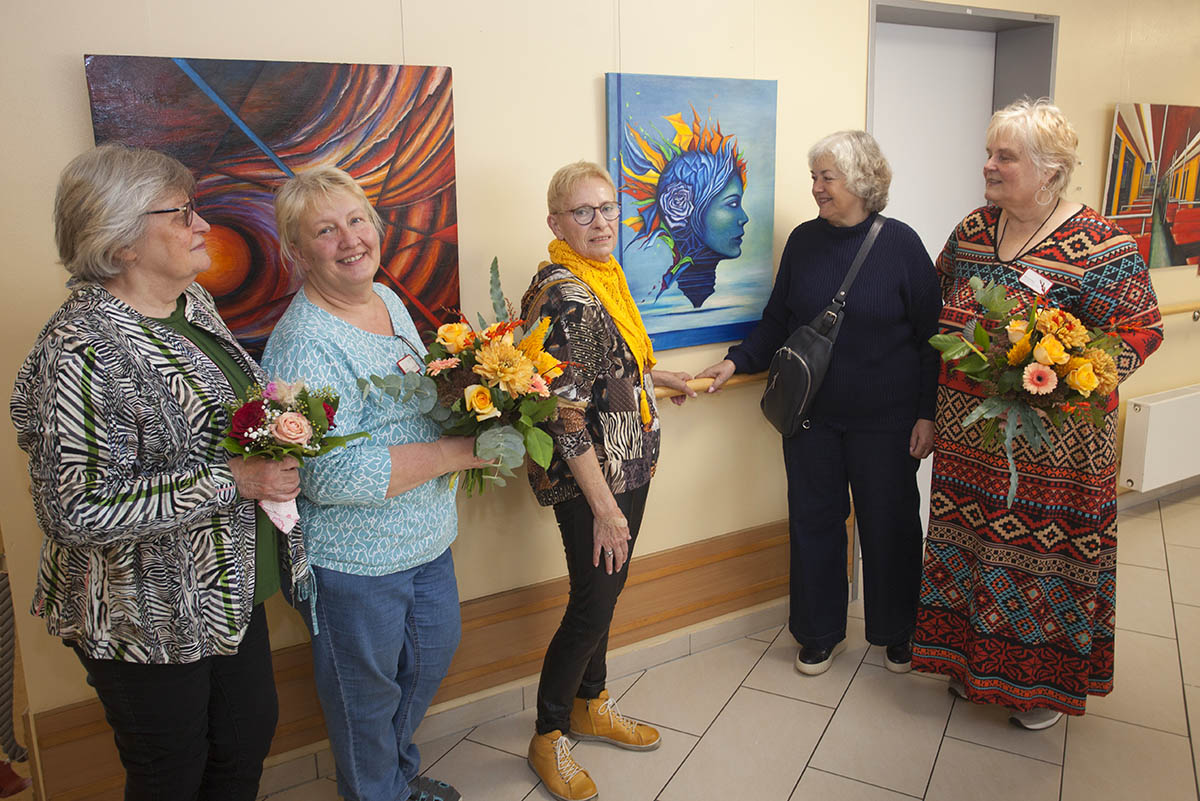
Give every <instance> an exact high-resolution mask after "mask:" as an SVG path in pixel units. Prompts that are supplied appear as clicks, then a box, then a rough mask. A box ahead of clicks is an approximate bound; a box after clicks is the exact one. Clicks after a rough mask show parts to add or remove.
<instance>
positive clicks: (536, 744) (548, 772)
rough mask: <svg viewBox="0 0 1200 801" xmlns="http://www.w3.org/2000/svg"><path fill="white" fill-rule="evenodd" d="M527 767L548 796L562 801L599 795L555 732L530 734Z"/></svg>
mask: <svg viewBox="0 0 1200 801" xmlns="http://www.w3.org/2000/svg"><path fill="white" fill-rule="evenodd" d="M529 767H530V768H532V769H533V772H534V773H536V774H537V777H538V778H539V779H541V780H542V784H544V785H546V789H547V790H548V791H550V795H552V796H554V797H555V798H559V799H562V801H587V799H589V798H595V797H596V796H597V795H599V793H597V792H596V783H595V782H594V781H592V777H591V776H589V775H588V772H587V771H586V770H584V769H583V768H581V767H579V763H578V762H576V761H575V758H574V757H572V756H571V744H570V743H569V742H567V738H566V737H564V736H563V733H562V732H560V731H559V730H558V729H555V730H554V731H552V732H549V733H547V734H535V735H533V739H532V740H530V741H529Z"/></svg>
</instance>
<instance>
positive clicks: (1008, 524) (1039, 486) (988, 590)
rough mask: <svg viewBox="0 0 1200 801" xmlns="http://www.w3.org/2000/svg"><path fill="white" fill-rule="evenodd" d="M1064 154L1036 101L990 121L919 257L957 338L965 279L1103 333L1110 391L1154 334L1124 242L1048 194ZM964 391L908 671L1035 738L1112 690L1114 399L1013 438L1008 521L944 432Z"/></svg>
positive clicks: (973, 435) (950, 385) (984, 475)
mask: <svg viewBox="0 0 1200 801" xmlns="http://www.w3.org/2000/svg"><path fill="white" fill-rule="evenodd" d="M1077 141H1078V139H1077V137H1076V135H1075V131H1074V129H1073V128H1072V127H1071V124H1070V123H1069V122H1068V121H1067V120H1066V118H1065V117H1063V115H1062V113H1061V112H1060V111H1059V110H1058V109H1057V108H1056V107H1055V106H1052V105H1050V104H1049V103H1048V102H1046V101H1037V102H1036V103H1031V102H1029V101H1018V102H1017V103H1014V104H1012V105H1010V106H1008V107H1007V108H1004V109H1002V110H1000V111H998V112H996V114H995V115H994V116H993V117H992V122H991V125H990V126H989V128H988V139H987V151H988V159H987V162H986V164H985V165H984V169H983V175H984V180H985V183H986V189H985V193H984V196H985V198H986V199H987V200H988V205H987V206H984V207H982V208H979V209H976V210H975V211H973V212H971V213H970V214H969V215H967V217H966V218H965V219H964V220H963V221H962V222H961V223H959V225H958V227H957V228H956V229H955V230H954V233H953V234H952V235H951V236H950V239H949V241H948V242H947V243H946V247H945V249H944V250H943V251H942V254H941V257H940V258H939V259H938V262H937V267H938V272H939V273H940V275H941V279H942V295H943V299H944V301H945V304H944V307H943V310H942V317H941V328H942V331H944V332H951V331H958V330H961V329H962V326H963V325H964V323H966V322H967V321H968V320H971V319H973V318H975V317H976V316H977V315H978V314H980V312H981V310H980V308H979V305H978V304H977V303H976V302H975V299H974V294H973V292H972V290H971V288H970V287H969V286H968V281H969V279H970V278H971V276H974V275H977V276H979V277H981V278H982V279H983V280H984V281H988V280H993V281H996V282H997V283H998V284H1001V285H1004V286H1006V287H1007V288H1008V297H1009V298H1010V299H1015V300H1018V301H1020V302H1021V304H1022V305H1026V304H1029V303H1031V302H1032V301H1033V300H1034V299H1035V298H1037V300H1038V302H1039V303H1042V304H1051V305H1054V306H1057V307H1060V308H1062V309H1064V310H1066V311H1068V312H1070V313H1072V314H1074V315H1075V316H1076V317H1078V318H1079V319H1080V320H1082V321H1083V322H1084V324H1086V325H1088V326H1089V327H1093V326H1094V327H1101V328H1104V329H1107V330H1110V331H1113V332H1115V333H1116V334H1117V335H1118V336H1119V337H1120V338H1121V340H1122V349H1121V353H1120V355H1119V357H1118V358H1117V360H1116V361H1117V376H1115V378H1120V379H1124V378H1125V377H1127V376H1128V375H1129V374H1130V373H1132V372H1133V371H1134V370H1135V369H1137V367H1138V366H1140V365H1141V363H1142V362H1143V361H1144V360H1145V359H1146V357H1147V356H1149V355H1150V354H1151V353H1152V352H1153V351H1154V350H1155V349H1156V348H1157V347H1158V345H1159V343H1160V342H1161V341H1162V327H1161V322H1162V321H1161V317H1160V315H1159V312H1158V305H1157V301H1156V299H1155V296H1154V290H1153V288H1152V287H1151V286H1150V276H1149V274H1148V272H1147V270H1146V265H1145V264H1144V262H1143V261H1142V259H1141V257H1140V256H1139V255H1138V252H1137V248H1136V247H1135V246H1134V243H1133V240H1132V239H1131V238H1130V237H1129V236H1128V235H1126V234H1125V233H1123V232H1122V231H1120V230H1119V229H1117V228H1115V227H1114V226H1112V225H1111V224H1110V223H1108V222H1107V221H1105V220H1104V219H1103V218H1102V217H1100V215H1099V214H1097V213H1096V212H1095V211H1093V210H1092V209H1089V208H1087V207H1086V206H1083V205H1081V204H1079V203H1074V202H1070V201H1067V200H1064V199H1063V197H1062V195H1063V192H1064V191H1065V190H1066V187H1067V185H1068V183H1069V182H1070V177H1071V171H1072V169H1073V168H1074V165H1075V162H1076V158H1075V147H1076V143H1077ZM981 394H982V393H981V390H980V388H979V386H978V385H977V384H975V383H973V382H971V381H970V380H968V379H965V378H963V377H962V374H961V373H957V372H950V371H949V370H947V369H946V368H945V366H943V369H942V373H941V376H940V381H939V388H938V406H937V420H936V436H935V441H934V463H933V489H932V494H931V500H930V524H929V538H928V541H927V544H926V549H925V562H924V572H923V576H922V583H921V600H920V605H919V608H918V613H917V630H916V635H915V638H914V644H913V667H914V668H916V669H917V670H923V671H926V672H930V673H941V674H944V675H947V676H949V677H950V679H951V682H950V691H951V692H953V693H955V694H956V695H958V696H960V697H963V698H966V699H968V700H970V701H974V702H978V703H993V704H1002V705H1004V706H1006V707H1009V708H1010V709H1011V710H1012V713H1013V714H1012V719H1013V721H1014V722H1016V723H1017V724H1019V725H1021V726H1024V727H1025V728H1030V729H1042V728H1047V727H1049V726H1052V725H1054V723H1056V722H1057V721H1058V720H1059V718H1061V717H1062V714H1063V713H1064V712H1065V713H1067V714H1070V715H1082V714H1083V713H1084V709H1085V704H1086V702H1087V696H1088V695H1107V694H1108V693H1109V692H1111V691H1112V687H1113V638H1114V626H1115V622H1116V573H1115V570H1116V561H1117V524H1116V512H1117V504H1116V448H1115V432H1116V425H1117V398H1116V393H1115V392H1114V393H1113V395H1112V398H1111V399H1110V401H1109V404H1108V409H1107V412H1108V413H1107V415H1106V417H1105V421H1104V425H1103V426H1101V427H1100V428H1096V427H1094V426H1093V425H1092V424H1091V422H1090V421H1088V420H1086V419H1080V418H1076V417H1072V418H1070V419H1068V420H1067V421H1066V422H1065V423H1064V424H1063V426H1062V427H1061V428H1060V429H1059V430H1058V431H1057V432H1054V434H1053V438H1052V440H1053V445H1052V447H1050V448H1049V449H1044V450H1043V451H1042V452H1040V453H1034V452H1032V451H1031V450H1030V449H1029V447H1028V445H1027V443H1026V442H1025V441H1024V439H1022V438H1018V440H1017V442H1016V445H1015V447H1014V453H1015V457H1016V461H1017V469H1018V471H1019V473H1020V481H1019V484H1018V486H1017V496H1016V499H1015V500H1014V502H1013V505H1012V508H1011V509H1010V508H1008V506H1007V505H1006V501H1005V496H1006V493H1007V490H1008V481H1009V474H1008V467H1007V461H1006V458H1005V456H1004V453H1003V452H1002V451H1000V450H998V449H995V448H984V447H983V446H982V444H981V442H980V428H981V426H980V425H974V426H972V427H970V428H963V427H962V424H961V421H962V419H963V418H964V417H965V416H966V415H967V414H968V413H969V412H970V411H971V410H972V409H974V408H975V406H976V405H978V403H979V401H980V398H981Z"/></svg>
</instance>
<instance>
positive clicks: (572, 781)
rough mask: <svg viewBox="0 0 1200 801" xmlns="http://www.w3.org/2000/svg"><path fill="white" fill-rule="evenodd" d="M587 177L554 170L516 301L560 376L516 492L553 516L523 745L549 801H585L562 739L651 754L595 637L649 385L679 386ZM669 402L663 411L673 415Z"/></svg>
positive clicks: (644, 471)
mask: <svg viewBox="0 0 1200 801" xmlns="http://www.w3.org/2000/svg"><path fill="white" fill-rule="evenodd" d="M616 194H617V193H616V188H615V187H614V186H613V182H612V180H611V179H610V178H609V177H608V173H606V172H605V171H604V170H603V169H602V168H601V167H600V166H598V165H596V164H592V163H590V162H586V161H580V162H576V163H574V164H568V165H567V166H565V167H563V168H562V169H560V170H559V171H558V172H556V173H555V174H554V177H553V178H551V179H550V188H549V190H548V191H547V193H546V201H547V204H548V206H549V211H550V214H549V216H548V217H547V218H546V222H547V223H548V224H549V226H550V230H551V231H553V232H554V236H555V239H554V241H553V242H551V243H550V258H551V261H552V262H553V263H548V262H545V263H543V264H542V265H541V266H540V268H539V269H538V272H537V274H536V275H535V276H534V278H533V283H532V284H531V285H530V287H529V290H528V291H527V292H526V293H525V297H524V298H522V300H521V316H522V317H523V318H524V319H526V320H534V319H538V318H541V317H550V319H551V320H552V321H553V322H552V325H551V328H550V334H549V336H548V337H547V338H546V344H545V348H546V351H547V352H548V353H550V354H551V355H553V356H555V357H556V358H558V359H559V360H560V361H561V362H563V363H564V365H563V374H562V375H561V376H560V377H558V378H557V379H555V381H554V383H553V384H552V385H551V391H553V392H554V394H556V395H557V396H558V398H559V404H558V417H557V419H556V420H554V421H552V422H550V423H548V424H547V430H548V432H549V433H550V435H551V437H553V438H554V456H553V458H552V460H551V462H550V466H549V467H548V468H547V469H545V470H542V469H541V468H540V467H538V466H537V465H536V464H533V463H532V462H531V463H530V465H529V481H530V484H532V485H533V491H534V494H535V495H536V496H537V500H538V503H540V504H541V505H542V506H553V507H554V516H555V517H556V518H557V520H558V527H559V530H560V531H561V532H562V540H563V548H564V550H565V551H566V557H567V572H568V574H569V576H570V582H571V590H570V595H569V597H568V600H567V608H566V612H565V613H564V615H563V620H562V623H560V624H559V627H558V631H557V632H556V633H555V635H554V638H553V639H552V640H551V641H550V646H549V648H548V649H547V651H546V659H545V662H543V664H542V676H541V681H540V682H539V684H538V699H537V712H538V714H537V724H536V726H537V733H536V734H535V735H534V737H533V740H532V741H531V742H530V744H529V764H530V767H532V768H533V770H534V772H535V773H536V774H537V775H538V777H539V778H541V780H542V782H543V783H544V784H545V786H546V789H547V790H549V791H550V793H551V794H552V795H554V796H555V797H556V798H560V799H563V801H582V800H583V799H589V798H595V797H596V795H597V792H596V785H595V783H594V782H593V781H592V779H591V777H590V776H589V775H588V773H587V771H585V770H583V768H581V767H580V766H579V765H578V764H577V763H576V762H575V760H574V759H572V757H571V751H570V744H569V743H568V741H567V737H566V735H567V734H568V733H570V735H571V736H572V737H574V738H576V739H593V740H601V741H604V742H608V743H611V744H613V745H616V746H618V747H621V748H626V749H630V750H635V751H649V750H652V749H655V748H657V747H658V745H659V734H658V732H657V731H656V730H655V729H654V728H653V727H651V726H648V725H646V724H644V723H637V722H636V721H633V720H630V719H629V718H626V717H624V716H623V715H621V714H620V713H619V712H617V710H616V707H615V705H614V701H615V699H612V698H610V697H609V696H608V691H607V690H605V688H604V687H605V678H606V663H605V652H606V651H607V650H608V628H609V624H610V623H611V621H612V615H613V609H614V607H615V606H616V603H617V596H618V595H619V594H620V592H621V588H622V587H623V586H624V585H625V578H626V576H627V575H628V573H629V559H630V557H631V556H632V554H633V545H634V542H636V540H637V534H638V528H639V527H640V525H641V522H642V511H643V510H644V509H645V506H646V494H647V492H648V491H649V489H650V478H651V476H653V475H654V466H655V463H656V462H657V460H658V444H659V425H658V411H657V409H656V408H655V404H654V385H655V384H659V385H662V386H666V387H671V388H674V389H678V390H680V391H682V392H684V393H685V395H687V396H693V397H694V396H695V392H693V391H692V390H691V389H689V388H688V386H687V381H688V379H689V378H690V377H691V376H689V375H687V374H686V373H675V372H669V371H666V370H655V369H654V364H655V361H654V348H653V347H652V346H651V344H650V337H649V336H648V335H647V334H646V327H645V326H644V325H643V324H642V318H641V315H640V314H638V310H637V306H636V305H635V304H634V302H633V298H632V297H631V296H630V294H629V286H628V284H626V282H625V274H624V273H623V272H622V271H621V265H620V264H618V263H617V260H616V259H615V258H613V255H612V252H613V248H614V247H615V246H616V244H617V226H618V225H619V224H620V223H619V218H620V216H621V206H620V204H618V203H617V199H616ZM683 399H684V398H683V396H680V397H678V398H677V399H676V402H679V403H682V402H683Z"/></svg>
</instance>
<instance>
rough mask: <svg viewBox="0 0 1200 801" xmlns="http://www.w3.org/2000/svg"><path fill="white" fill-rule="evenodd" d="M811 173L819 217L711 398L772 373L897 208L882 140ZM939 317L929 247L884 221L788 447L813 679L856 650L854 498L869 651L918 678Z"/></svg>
mask: <svg viewBox="0 0 1200 801" xmlns="http://www.w3.org/2000/svg"><path fill="white" fill-rule="evenodd" d="M808 165H809V169H810V170H811V171H812V194H813V199H814V200H815V201H816V202H817V218H816V219H814V220H809V221H808V222H806V223H804V224H802V225H800V226H799V227H797V228H796V229H795V230H794V231H792V234H791V236H790V237H788V241H787V245H786V246H785V247H784V250H783V258H782V259H781V260H780V263H779V273H778V275H777V276H776V277H775V287H774V289H773V290H772V291H771V297H770V299H769V300H768V301H767V306H766V308H765V309H764V310H763V317H762V321H761V322H760V323H759V324H758V326H757V327H756V328H754V329H753V330H752V331H751V332H750V334H749V335H748V336H747V337H746V339H745V340H744V341H743V342H742V343H741V344H740V345H735V346H734V347H732V348H730V349H729V353H728V355H727V356H726V358H725V359H724V360H723V361H720V362H718V363H717V364H714V365H713V366H711V367H709V368H707V369H705V370H703V371H702V372H700V374H699V375H698V376H697V378H703V377H712V378H713V383H712V387H711V388H710V389H709V392H715V391H717V390H719V389H720V388H721V385H722V384H724V383H725V381H726V380H727V379H728V378H729V377H730V376H731V375H733V373H734V372H739V373H755V372H759V371H762V370H765V369H767V366H768V365H769V364H770V363H771V357H772V356H773V355H774V354H775V351H776V350H778V349H779V347H780V346H781V345H783V344H784V342H786V341H787V339H788V337H789V336H791V334H792V333H793V332H795V330H796V329H797V328H799V327H800V326H801V325H804V324H806V323H808V322H809V321H810V320H812V319H813V318H814V317H816V316H817V314H819V313H820V312H821V311H822V309H824V308H825V307H826V306H827V305H829V303H830V301H831V300H832V299H833V296H834V295H835V294H836V293H837V292H838V289H839V287H840V286H841V284H842V281H843V279H844V278H845V277H846V274H847V272H848V270H849V268H850V264H851V263H852V262H853V261H854V258H855V255H856V254H857V252H858V250H859V247H860V245H862V243H863V241H864V240H865V239H866V237H867V234H868V231H869V230H870V228H871V227H872V225H873V224H874V223H875V221H876V218H877V217H878V216H879V212H880V211H882V210H883V208H884V206H886V205H887V199H888V188H889V186H890V184H891V180H892V171H891V168H890V167H889V166H888V163H887V160H886V159H885V158H884V157H883V154H882V153H881V152H880V150H879V145H878V144H877V143H876V142H875V140H874V138H872V137H871V135H870V134H868V133H866V132H864V131H839V132H838V133H834V134H830V135H829V136H826V137H825V138H824V139H822V140H820V141H819V142H817V143H816V144H815V145H813V147H812V149H811V150H809V152H808ZM940 307H941V300H940V296H939V294H938V280H937V273H936V272H934V269H933V263H932V262H931V261H930V259H929V254H928V253H926V251H925V246H924V245H922V244H921V240H920V239H919V238H918V237H917V234H916V233H915V232H914V231H913V230H912V229H911V228H909V227H908V226H907V225H905V224H904V223H902V222H900V221H899V220H893V219H887V220H885V221H884V222H883V225H882V227H881V228H880V229H879V233H878V238H877V239H876V241H875V243H874V246H873V247H872V248H871V249H870V251H869V253H868V255H867V256H866V258H865V260H864V261H863V263H862V268H861V271H860V272H859V274H858V277H857V278H856V279H855V281H854V284H853V286H852V287H851V288H850V290H849V292H848V293H847V302H846V310H845V314H844V315H843V318H842V322H841V331H840V333H839V334H838V337H837V340H836V342H835V343H834V346H833V355H832V358H831V360H830V363H829V370H828V372H827V373H826V374H825V379H824V381H823V382H822V383H821V386H820V388H819V389H818V391H817V394H816V395H815V397H814V399H813V402H812V404H811V406H810V407H809V412H808V413H809V419H808V420H806V421H804V424H803V427H802V428H801V430H800V432H799V433H798V434H796V435H795V436H794V437H785V438H784V440H783V463H784V467H785V468H786V470H787V483H788V516H789V518H790V522H789V531H790V534H791V610H790V616H789V619H788V628H789V629H790V630H791V633H792V636H793V637H795V639H796V641H797V642H798V643H799V644H800V648H799V651H798V653H797V654H796V670H798V671H800V673H802V674H805V675H809V676H814V675H818V674H821V673H824V672H825V671H826V670H828V669H829V667H830V665H831V664H832V662H833V657H834V656H836V655H837V654H838V653H839V652H840V651H841V650H842V649H843V648H844V647H845V637H846V611H847V601H848V596H849V588H848V585H847V576H846V518H847V517H848V516H849V514H850V498H849V494H850V493H851V492H852V493H853V495H854V510H855V514H856V517H857V521H858V533H859V539H860V541H861V542H862V555H863V600H864V602H865V612H866V637H867V641H868V642H870V643H872V644H874V645H881V646H885V647H886V649H887V660H886V665H887V668H888V670H891V671H893V672H896V673H903V672H907V671H908V670H910V669H911V666H912V654H911V650H910V644H909V640H910V638H911V637H912V632H913V621H914V618H915V616H916V605H917V588H918V586H919V584H920V581H921V518H920V513H919V506H920V494H919V492H918V490H917V481H916V471H917V465H918V463H919V461H920V460H921V459H924V458H925V457H926V456H928V455H929V453H930V451H931V450H932V449H933V410H934V401H935V398H936V390H937V364H938V360H937V353H936V352H935V351H934V350H933V348H932V347H930V345H929V337H930V336H931V335H932V334H933V333H934V331H935V329H936V326H937V316H938V310H939V308H940Z"/></svg>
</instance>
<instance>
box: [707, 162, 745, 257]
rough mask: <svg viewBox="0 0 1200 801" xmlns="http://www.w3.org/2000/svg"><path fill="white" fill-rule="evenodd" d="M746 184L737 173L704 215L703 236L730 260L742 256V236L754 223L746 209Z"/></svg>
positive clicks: (709, 244) (710, 246)
mask: <svg viewBox="0 0 1200 801" xmlns="http://www.w3.org/2000/svg"><path fill="white" fill-rule="evenodd" d="M743 191H744V190H743V189H742V181H741V178H739V177H738V176H737V175H736V174H734V175H732V176H730V178H729V181H728V183H726V184H725V186H724V187H723V188H722V189H721V191H720V192H718V193H717V196H716V197H714V198H713V199H712V202H711V203H710V204H709V206H708V210H707V211H706V212H705V213H704V218H703V220H702V221H701V224H700V227H701V235H702V240H703V242H704V244H705V245H707V246H708V247H709V248H710V249H712V250H713V251H714V252H716V253H719V254H721V256H723V257H724V258H727V259H736V258H737V257H738V256H740V255H742V235H743V233H744V232H745V229H746V223H747V222H749V221H750V217H749V215H747V214H746V210H745V209H743V208H742V193H743Z"/></svg>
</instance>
